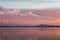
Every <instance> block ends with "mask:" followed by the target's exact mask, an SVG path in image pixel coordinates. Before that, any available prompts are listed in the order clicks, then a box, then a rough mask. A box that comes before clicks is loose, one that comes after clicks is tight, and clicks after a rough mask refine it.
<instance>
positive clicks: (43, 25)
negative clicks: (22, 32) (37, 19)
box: [0, 24, 60, 27]
mask: <svg viewBox="0 0 60 40" xmlns="http://www.w3.org/2000/svg"><path fill="white" fill-rule="evenodd" d="M0 27H60V26H56V25H46V24H40V25H34V26H0Z"/></svg>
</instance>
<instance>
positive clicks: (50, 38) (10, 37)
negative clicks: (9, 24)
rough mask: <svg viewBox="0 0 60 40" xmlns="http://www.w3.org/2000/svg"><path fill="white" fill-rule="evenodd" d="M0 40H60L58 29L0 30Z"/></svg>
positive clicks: (59, 30)
mask: <svg viewBox="0 0 60 40" xmlns="http://www.w3.org/2000/svg"><path fill="white" fill-rule="evenodd" d="M0 40H60V28H18V27H17V28H0Z"/></svg>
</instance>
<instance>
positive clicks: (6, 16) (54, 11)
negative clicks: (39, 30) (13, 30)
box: [0, 0, 60, 26]
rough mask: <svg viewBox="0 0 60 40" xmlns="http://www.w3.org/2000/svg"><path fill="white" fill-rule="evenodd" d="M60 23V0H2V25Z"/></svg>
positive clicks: (0, 23) (0, 3) (0, 8)
mask: <svg viewBox="0 0 60 40" xmlns="http://www.w3.org/2000/svg"><path fill="white" fill-rule="evenodd" d="M40 24H48V25H60V0H0V26H1V25H8V26H20V25H25V26H26V25H28V26H31V25H40Z"/></svg>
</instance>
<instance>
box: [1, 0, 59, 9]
mask: <svg viewBox="0 0 60 40" xmlns="http://www.w3.org/2000/svg"><path fill="white" fill-rule="evenodd" d="M56 5H57V6H56ZM0 6H4V7H7V8H18V9H46V8H47V9H49V8H60V0H0Z"/></svg>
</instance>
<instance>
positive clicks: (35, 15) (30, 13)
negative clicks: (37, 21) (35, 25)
mask: <svg viewBox="0 0 60 40" xmlns="http://www.w3.org/2000/svg"><path fill="white" fill-rule="evenodd" d="M28 14H29V15H31V16H34V17H40V16H39V15H37V14H33V13H32V12H28Z"/></svg>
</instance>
